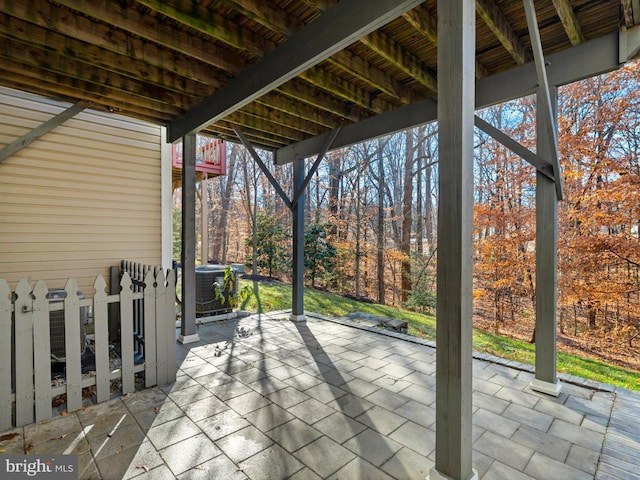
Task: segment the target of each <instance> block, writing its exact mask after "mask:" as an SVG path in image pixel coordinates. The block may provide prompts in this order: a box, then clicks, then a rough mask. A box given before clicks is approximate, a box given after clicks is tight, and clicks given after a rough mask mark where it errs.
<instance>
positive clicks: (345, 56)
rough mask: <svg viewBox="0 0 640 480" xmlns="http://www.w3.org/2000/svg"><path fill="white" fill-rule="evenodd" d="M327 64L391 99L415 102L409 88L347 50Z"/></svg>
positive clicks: (337, 54) (329, 60)
mask: <svg viewBox="0 0 640 480" xmlns="http://www.w3.org/2000/svg"><path fill="white" fill-rule="evenodd" d="M327 62H328V63H330V64H332V65H334V66H336V67H338V68H340V69H342V70H344V71H345V72H347V73H349V74H350V75H353V76H354V77H355V78H357V79H358V80H360V81H361V82H365V83H367V84H369V85H370V86H372V87H373V88H375V89H377V90H380V91H381V92H384V93H385V94H387V95H389V96H390V97H393V98H396V99H398V100H399V101H400V102H401V103H403V104H407V103H411V102H413V101H414V100H415V94H414V93H413V92H412V91H411V90H410V89H409V88H407V87H406V86H404V85H402V84H401V83H400V82H398V81H397V80H395V79H393V78H392V77H391V76H390V75H388V74H387V73H385V72H384V71H382V70H380V69H379V68H377V67H374V66H373V65H371V63H369V62H367V61H365V60H363V59H362V58H360V57H358V56H356V55H354V54H353V53H351V52H350V51H349V50H347V49H345V50H342V51H341V52H338V53H336V54H335V55H334V56H333V57H331V58H329V59H327Z"/></svg>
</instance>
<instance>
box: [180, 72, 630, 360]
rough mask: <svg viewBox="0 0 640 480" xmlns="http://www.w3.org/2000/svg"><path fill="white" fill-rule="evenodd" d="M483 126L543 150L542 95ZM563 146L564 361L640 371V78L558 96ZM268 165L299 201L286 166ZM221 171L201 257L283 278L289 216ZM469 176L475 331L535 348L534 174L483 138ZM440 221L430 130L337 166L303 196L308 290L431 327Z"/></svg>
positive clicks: (254, 170) (339, 159)
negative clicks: (395, 311) (539, 134)
mask: <svg viewBox="0 0 640 480" xmlns="http://www.w3.org/2000/svg"><path fill="white" fill-rule="evenodd" d="M478 114H479V115H480V116H481V117H482V118H484V119H485V120H487V121H488V122H490V123H491V124H492V125H494V126H495V127H498V128H500V129H501V130H503V131H504V132H505V133H507V134H509V135H510V136H511V137H513V138H514V139H516V140H517V141H519V142H520V143H522V144H523V145H525V146H527V147H528V148H529V149H531V150H532V151H535V145H536V125H535V97H527V98H524V99H519V100H516V101H512V102H509V103H505V104H501V105H496V106H493V107H490V108H487V109H485V110H482V111H481V112H479V113H478ZM558 135H559V138H558V145H559V151H560V158H561V165H562V169H563V180H564V196H565V198H564V200H563V201H562V202H560V204H559V212H558V216H559V230H558V245H559V252H558V255H559V256H558V341H559V348H560V349H562V350H573V351H575V350H580V351H582V352H586V353H587V354H589V355H591V356H595V357H599V358H603V359H606V360H608V361H611V362H613V363H617V364H619V365H622V366H625V367H630V368H634V369H636V370H640V64H638V63H630V64H628V65H626V66H625V67H624V68H622V69H620V70H618V71H616V72H613V73H610V74H607V75H603V76H600V77H595V78H591V79H588V80H585V81H582V82H578V83H574V84H571V85H568V86H565V87H562V88H560V89H559V91H558ZM260 155H261V157H262V158H263V160H264V161H265V163H266V164H267V165H269V166H270V169H271V170H272V172H273V174H274V176H275V178H276V179H278V181H279V182H280V184H281V185H282V186H283V188H284V190H285V191H290V188H291V184H292V168H291V166H285V167H274V166H273V162H272V159H271V153H270V152H260ZM227 159H228V167H227V175H226V176H223V177H218V178H214V179H209V180H207V181H205V182H204V184H203V185H204V188H200V191H199V192H198V194H199V195H205V198H206V202H207V205H208V209H209V226H208V229H209V238H210V249H209V252H208V258H209V259H211V260H212V261H214V262H216V263H232V262H241V263H245V264H246V265H247V266H248V268H249V270H250V271H251V270H253V273H254V274H260V275H265V276H269V277H272V278H277V279H280V280H282V281H288V280H290V278H289V275H290V267H289V263H290V250H291V240H290V235H291V231H290V230H291V218H290V212H289V210H288V209H287V208H286V207H285V206H284V204H283V203H282V201H281V200H280V198H279V197H278V195H277V194H276V193H275V191H274V189H273V188H272V186H271V185H270V184H269V182H268V181H267V179H266V177H265V176H264V175H263V174H261V172H260V171H259V169H258V167H257V165H256V164H255V162H254V161H253V160H252V159H251V157H250V155H249V154H248V153H247V152H246V151H245V149H244V148H243V147H242V146H240V145H235V144H227ZM474 173H475V181H474V182H475V185H474V189H475V211H474V225H475V230H474V261H475V264H474V311H475V315H474V325H475V326H477V327H480V328H483V329H487V330H493V331H496V332H500V333H502V334H504V335H509V336H513V337H517V338H524V339H527V340H532V335H533V329H534V322H535V305H534V302H535V288H536V286H535V177H536V175H535V169H534V167H532V166H531V165H529V164H527V163H525V162H524V161H523V160H521V159H520V158H519V157H517V156H516V155H515V154H513V153H512V152H511V151H509V150H508V149H506V148H505V147H503V146H502V145H500V144H498V143H497V142H495V141H494V140H493V139H491V138H490V137H488V136H487V135H485V134H483V133H482V132H480V131H479V130H476V148H475V167H474ZM174 198H175V201H174V207H175V208H174V231H176V232H177V236H174V238H177V239H178V241H177V242H175V245H176V247H175V248H174V255H175V256H176V259H179V248H180V247H179V236H180V233H179V232H180V227H179V221H180V204H179V195H176V196H175V197H174ZM197 203H198V204H199V203H200V202H197ZM439 207H440V206H439V205H438V149H437V124H435V123H433V124H428V125H425V126H421V127H419V128H416V129H413V130H409V131H405V132H400V133H397V134H394V135H391V136H388V137H384V138H379V139H374V140H372V141H369V142H366V143H362V144H358V145H355V146H353V147H349V148H344V149H340V150H336V151H333V152H330V153H329V154H328V155H327V158H326V159H325V160H324V161H323V162H322V164H321V166H320V168H319V169H318V171H317V173H316V174H315V176H314V178H313V179H312V181H311V182H310V184H309V187H308V189H307V195H306V208H305V211H306V234H305V254H306V255H305V257H306V260H305V266H306V277H305V278H306V282H307V285H308V286H313V287H315V288H320V289H327V290H331V291H335V292H339V293H342V294H347V295H351V296H354V297H357V298H363V299H371V300H373V301H376V302H380V303H387V304H393V305H399V306H403V307H405V308H409V309H412V310H417V311H421V312H425V313H434V309H435V292H436V285H435V267H436V260H437V249H438V242H437V237H436V233H437V227H436V220H437V214H438V209H439ZM442 208H446V206H442ZM198 214H199V213H198ZM200 223H201V222H200V221H197V222H196V225H198V226H199V225H200ZM198 255H200V254H199V253H198Z"/></svg>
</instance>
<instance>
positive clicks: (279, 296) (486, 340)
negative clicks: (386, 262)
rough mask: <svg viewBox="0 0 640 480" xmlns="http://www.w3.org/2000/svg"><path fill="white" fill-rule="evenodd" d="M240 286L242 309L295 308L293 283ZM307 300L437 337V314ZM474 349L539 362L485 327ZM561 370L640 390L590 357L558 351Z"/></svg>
mask: <svg viewBox="0 0 640 480" xmlns="http://www.w3.org/2000/svg"><path fill="white" fill-rule="evenodd" d="M239 286H240V288H241V289H242V288H244V287H245V286H246V287H248V288H250V289H251V290H252V292H253V295H251V296H249V297H248V298H247V299H245V300H244V301H243V302H242V303H241V304H240V308H241V309H244V310H251V311H255V312H260V313H262V312H271V311H274V310H283V309H287V308H291V285H287V284H282V283H279V282H272V283H271V282H251V281H248V280H240V284H239ZM304 299H305V300H304V302H305V303H304V306H305V310H307V311H309V312H316V313H320V314H323V315H327V316H332V317H341V316H344V315H346V314H348V313H351V312H356V311H359V312H365V313H371V314H374V315H380V316H385V317H392V318H398V319H402V320H406V321H407V322H408V323H409V334H410V335H414V336H416V337H420V338H425V339H429V340H435V336H436V320H435V317H432V316H429V315H422V314H420V313H415V312H410V311H407V310H402V309H399V308H396V307H391V306H388V305H378V304H372V303H362V302H357V301H355V300H351V299H348V298H345V297H342V296H340V295H336V294H333V293H329V292H324V291H320V290H312V289H309V288H305V292H304ZM473 348H474V350H476V351H479V352H485V353H490V354H492V355H496V356H498V357H502V358H507V359H510V360H516V361H518V362H522V363H528V364H533V363H534V361H535V347H534V345H532V344H530V343H527V342H523V341H520V340H515V339H512V338H508V337H503V336H501V335H496V334H493V333H489V332H486V331H484V330H478V329H474V330H473ZM558 371H559V372H564V373H567V374H569V375H575V376H578V377H583V378H588V379H591V380H595V381H597V382H602V383H608V384H611V385H616V386H619V387H624V388H629V389H632V390H638V391H640V373H638V372H635V371H632V370H626V369H623V368H620V367H617V366H615V365H610V364H607V363H605V362H602V361H599V360H595V359H592V358H589V357H587V356H584V357H583V356H577V355H572V354H568V353H563V352H558Z"/></svg>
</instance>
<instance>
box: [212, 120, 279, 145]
mask: <svg viewBox="0 0 640 480" xmlns="http://www.w3.org/2000/svg"><path fill="white" fill-rule="evenodd" d="M215 127H216V129H217V130H220V131H221V133H222V135H220V137H221V138H224V139H225V140H227V141H229V142H233V143H238V136H237V135H236V133H235V128H236V127H238V125H236V124H235V123H232V122H229V121H226V120H220V121H219V122H216V123H215ZM242 131H243V132H244V133H245V136H246V137H247V138H248V139H249V141H250V142H251V145H253V146H254V147H256V148H262V149H264V150H274V149H275V148H280V147H281V146H283V142H282V140H281V139H279V138H278V137H276V136H274V135H271V134H270V133H268V132H262V131H260V130H255V129H253V128H251V127H247V126H242Z"/></svg>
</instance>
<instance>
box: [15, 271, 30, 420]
mask: <svg viewBox="0 0 640 480" xmlns="http://www.w3.org/2000/svg"><path fill="white" fill-rule="evenodd" d="M16 295H17V297H16V301H15V304H14V312H15V333H16V336H15V362H16V363H15V372H16V375H15V379H16V426H17V427H20V426H22V425H27V424H29V423H33V418H34V417H33V320H32V316H33V315H32V312H31V310H32V308H33V305H32V302H31V283H30V282H29V281H28V280H27V279H25V278H23V279H21V280H20V282H18V286H17V287H16Z"/></svg>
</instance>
